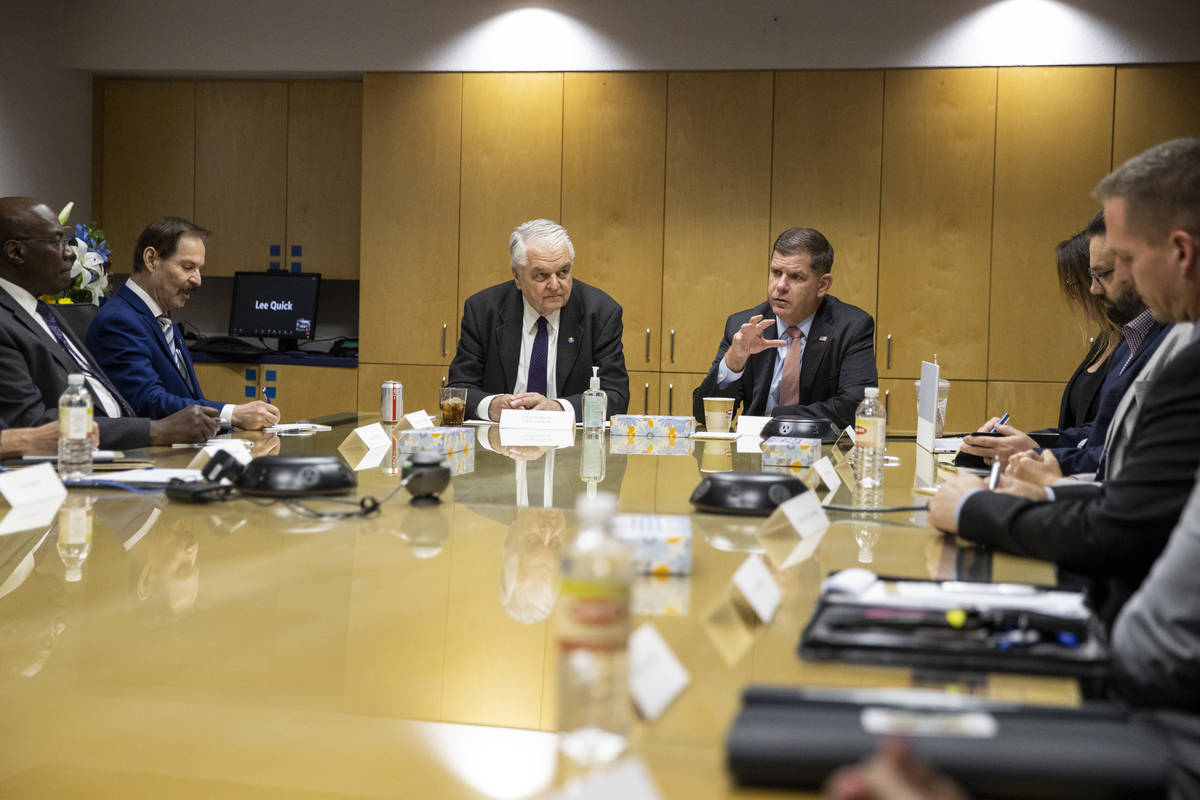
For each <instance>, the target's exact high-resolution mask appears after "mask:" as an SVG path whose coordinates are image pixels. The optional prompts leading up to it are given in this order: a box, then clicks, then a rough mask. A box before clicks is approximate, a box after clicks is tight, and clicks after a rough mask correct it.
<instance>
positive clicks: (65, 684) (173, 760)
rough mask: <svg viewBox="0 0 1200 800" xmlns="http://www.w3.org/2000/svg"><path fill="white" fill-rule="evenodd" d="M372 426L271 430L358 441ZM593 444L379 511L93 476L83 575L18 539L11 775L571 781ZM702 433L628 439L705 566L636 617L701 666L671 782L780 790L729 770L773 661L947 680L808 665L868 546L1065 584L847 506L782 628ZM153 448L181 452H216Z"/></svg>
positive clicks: (83, 785) (311, 442) (732, 793)
mask: <svg viewBox="0 0 1200 800" xmlns="http://www.w3.org/2000/svg"><path fill="white" fill-rule="evenodd" d="M370 421H373V419H372V418H371V417H369V416H365V415H364V416H362V417H361V418H360V420H359V421H358V424H365V423H366V422H370ZM353 424H354V423H347V424H342V425H338V426H335V428H334V430H333V431H332V432H330V433H323V434H318V435H315V436H311V437H288V438H283V439H281V440H279V441H274V440H270V439H267V440H265V441H259V442H258V446H259V447H260V448H265V449H267V450H273V449H275V447H276V446H277V445H278V447H279V451H280V452H283V453H297V454H311V453H333V452H336V448H337V446H338V444H339V443H341V442H342V440H343V439H344V438H345V437H346V435H347V434H348V433H349V432H350V430H351V428H352V427H353ZM480 435H481V437H482V438H484V439H486V437H487V431H486V429H485V430H484V432H483V433H482V434H480ZM254 438H261V437H254ZM580 443H581V440H580V439H579V438H577V439H576V442H575V445H574V446H573V447H571V448H566V449H560V450H557V451H548V452H547V451H539V450H536V449H523V450H519V451H512V450H510V451H508V452H509V455H510V456H516V457H518V458H521V459H531V460H528V461H514V460H512V458H510V457H508V456H506V455H504V454H501V453H497V452H493V451H492V450H489V449H487V447H484V446H482V445H479V444H476V445H475V446H474V447H473V459H472V460H473V464H471V465H470V466H471V471H470V472H467V473H465V474H462V475H458V476H456V477H455V478H454V479H453V482H452V484H451V487H450V489H449V490H448V491H447V492H446V493H445V494H444V495H443V499H444V501H445V502H443V503H442V504H441V505H439V506H436V507H433V508H415V507H413V506H411V505H409V504H408V495H407V494H406V493H405V492H403V491H401V493H399V494H397V495H396V496H395V497H394V498H393V499H392V500H391V501H389V502H388V503H387V504H385V505H384V506H383V508H382V513H380V514H379V515H377V516H376V517H374V518H371V519H351V520H343V521H325V520H318V519H310V518H306V517H303V516H300V515H298V514H296V513H294V512H293V511H292V510H289V509H288V508H287V507H286V506H285V505H284V504H281V503H265V502H263V501H252V500H248V499H240V500H235V501H231V502H228V503H223V504H211V505H186V504H178V503H170V502H168V501H166V500H165V499H164V498H163V496H162V495H161V494H152V495H130V494H125V493H120V492H116V491H104V490H96V491H92V492H90V493H89V495H88V496H90V497H92V498H93V542H92V549H91V553H90V555H89V557H88V559H87V561H86V563H85V565H84V567H83V578H82V580H81V581H80V582H78V583H68V582H66V581H65V580H64V567H63V563H62V560H61V559H60V557H59V555H58V553H57V551H56V547H55V536H56V530H54V529H52V530H51V531H49V534H48V535H46V534H47V532H46V531H45V530H34V531H26V532H22V533H16V534H9V535H6V536H3V537H0V548H6V549H0V555H3V560H0V567H2V568H3V569H4V574H3V575H0V584H2V585H0V592H6V593H4V594H3V595H2V596H0V635H2V636H3V639H0V664H2V669H0V713H2V719H3V725H4V729H5V730H6V732H7V734H6V736H5V737H4V738H5V745H4V747H3V748H0V797H73V796H78V797H84V796H86V797H210V796H216V795H220V796H224V797H309V796H312V797H430V798H432V797H438V798H457V797H471V798H474V797H482V798H488V797H490V798H517V797H526V796H531V795H534V794H537V793H539V792H542V791H545V790H547V789H549V788H552V787H554V786H555V785H557V783H558V782H559V780H560V778H559V777H556V774H561V773H556V769H557V767H558V763H557V756H556V751H555V740H554V735H553V731H554V729H555V713H556V712H555V691H556V687H555V684H556V676H555V670H556V660H555V649H554V637H553V630H552V627H551V624H550V622H549V621H547V619H546V618H545V617H546V614H547V613H549V610H550V608H551V607H552V605H553V600H554V590H555V589H554V587H555V583H554V582H555V579H556V569H557V559H558V556H559V554H560V552H561V549H562V547H563V545H564V543H566V542H568V541H569V540H570V537H571V536H572V535H573V533H574V527H575V525H574V515H573V513H572V511H571V510H570V509H571V508H572V507H573V505H574V499H575V496H576V494H578V493H579V492H580V491H582V490H583V489H584V487H585V484H584V482H583V481H582V480H581V478H580V468H581V447H580ZM606 444H607V442H606ZM696 445H697V446H696V447H695V449H694V450H693V452H691V453H684V454H679V455H652V454H640V455H621V454H618V453H612V452H606V453H605V479H604V481H603V482H602V483H601V484H600V488H601V490H607V491H614V492H616V493H618V495H619V503H620V508H621V510H622V511H626V512H647V513H649V512H655V513H664V514H687V515H690V516H691V518H692V531H693V545H692V554H693V574H692V575H691V576H690V577H689V578H676V579H670V580H664V579H642V581H641V582H640V583H639V586H638V587H636V592H637V594H636V595H635V602H636V603H639V604H640V606H641V607H642V609H643V610H644V612H645V613H643V614H641V615H639V616H638V618H637V619H636V620H635V624H640V623H642V622H647V621H648V622H651V623H652V624H653V625H654V626H655V627H656V628H657V629H658V630H659V632H660V633H661V634H662V635H663V637H664V638H665V639H666V641H667V642H668V643H669V644H670V646H671V647H672V648H673V649H674V651H675V653H676V655H677V656H678V657H679V658H680V660H681V661H682V662H683V664H684V665H685V666H686V668H687V669H688V671H689V672H690V673H691V684H690V685H689V686H688V688H687V689H686V690H685V691H684V693H683V694H682V695H681V696H680V697H679V699H677V700H676V702H675V703H674V704H673V705H672V706H671V707H670V708H669V709H668V710H667V711H666V712H665V714H664V715H663V716H662V717H661V718H660V719H659V720H657V721H656V722H654V723H652V724H645V725H642V726H640V727H639V729H638V730H637V731H636V732H635V736H634V739H633V743H632V748H631V749H632V752H633V753H634V754H636V755H638V756H640V757H642V758H643V759H644V760H645V761H646V763H647V764H648V765H649V767H650V770H651V773H652V774H653V776H654V780H655V782H656V783H657V785H658V787H659V790H660V791H661V793H662V794H663V796H664V797H679V798H685V797H686V798H708V797H751V796H759V795H758V793H755V792H752V791H748V790H744V789H739V788H738V787H736V786H733V785H732V784H731V781H730V779H729V777H728V775H727V773H726V772H725V769H724V766H723V763H724V755H723V743H724V737H725V735H726V732H727V730H728V727H729V725H730V723H731V721H732V719H733V717H734V715H735V713H736V711H737V708H738V700H739V695H740V692H741V690H742V689H743V688H744V687H745V686H747V685H748V684H752V683H774V684H785V685H808V686H827V687H847V688H860V687H879V686H913V685H922V686H928V685H937V686H944V685H945V681H946V680H947V676H929V675H921V674H914V672H913V671H912V670H908V669H899V668H882V667H862V666H848V665H842V664H818V663H806V662H804V661H801V660H800V659H799V658H798V657H797V655H796V653H795V647H796V643H797V640H798V637H799V634H800V631H801V629H802V628H803V626H804V625H805V623H806V622H807V620H808V616H809V613H810V612H811V609H812V606H813V604H814V601H815V598H816V596H817V589H818V584H819V582H820V580H821V579H822V578H823V577H824V576H825V575H826V574H827V573H829V572H831V571H835V570H838V569H842V568H845V567H850V566H860V565H865V566H868V567H870V568H871V569H874V570H876V571H878V572H880V573H884V574H892V575H902V576H914V577H939V578H951V577H972V578H982V579H985V580H986V579H994V580H1027V581H1036V582H1043V583H1050V582H1053V577H1054V576H1053V570H1052V569H1051V568H1050V566H1049V565H1046V564H1042V563H1039V562H1032V561H1027V560H1023V559H1016V558H1010V557H1006V556H1001V555H997V556H994V557H993V556H991V555H989V554H986V553H979V552H976V551H973V550H969V549H960V548H959V547H958V546H956V544H955V542H954V541H953V539H952V538H950V537H946V536H943V535H942V534H940V533H938V532H936V531H933V530H931V529H930V528H928V527H927V526H926V525H925V523H924V517H923V514H922V513H900V514H889V515H886V516H885V517H883V518H882V519H880V518H878V517H877V518H874V519H852V518H850V515H848V514H844V513H842V514H838V513H832V514H831V517H832V518H833V519H834V524H833V525H832V526H831V528H830V529H829V530H828V531H827V532H826V534H825V535H824V537H823V538H822V540H821V542H820V544H819V546H818V547H817V549H816V551H815V553H814V554H813V556H812V557H811V558H809V559H807V560H805V561H803V562H801V563H799V564H797V565H795V566H793V567H790V568H788V569H786V570H783V571H779V570H776V576H777V577H778V579H779V582H780V586H781V588H782V590H783V597H784V599H783V605H782V607H781V608H780V610H779V612H778V614H777V615H776V617H775V619H774V620H773V622H772V623H771V625H769V626H763V625H761V624H756V623H755V622H754V621H752V620H751V619H749V618H748V617H747V615H746V608H745V606H744V604H742V603H740V602H739V601H736V599H735V596H734V594H733V592H732V590H731V588H730V578H731V576H732V574H733V572H734V570H735V569H736V568H737V567H738V566H739V565H740V564H741V563H742V561H743V560H744V559H745V558H746V556H747V554H748V553H750V552H762V551H763V545H762V543H761V542H760V541H759V539H758V537H756V535H755V532H756V531H757V529H758V526H759V524H760V523H761V519H757V518H742V517H727V516H714V515H707V514H693V512H692V509H691V506H690V505H689V504H688V497H689V496H690V494H691V492H692V490H693V489H694V488H695V486H696V485H697V483H698V482H699V480H700V478H701V472H700V467H701V463H702V461H703V459H704V457H705V453H704V450H705V447H704V446H703V444H702V443H699V442H697V443H696ZM713 450H714V451H716V450H719V448H713ZM889 453H891V454H893V455H898V456H900V459H901V464H900V465H899V466H896V467H889V468H888V470H887V492H886V496H885V503H887V504H909V505H910V504H913V503H914V502H920V501H921V500H922V498H921V497H919V496H916V495H913V494H912V493H911V491H910V487H911V486H912V483H913V470H914V463H913V462H914V460H915V459H914V445H913V444H912V443H911V442H907V443H906V442H893V443H891V445H890V446H889ZM154 454H155V456H156V457H157V458H158V460H159V462H160V463H161V464H162V465H172V466H182V465H184V464H186V462H187V461H188V460H189V459H190V458H191V456H192V455H193V453H192V452H191V451H180V450H175V451H169V450H161V451H156V452H155V453H154ZM717 455H718V456H720V459H719V463H720V465H721V466H726V467H727V466H733V467H735V468H742V469H757V468H758V462H759V458H758V457H757V456H753V455H741V454H731V455H729V456H728V458H726V457H725V456H724V455H723V454H721V453H720V452H718V453H717ZM712 457H713V453H712V452H710V453H709V458H712ZM714 463H715V462H714ZM391 471H392V470H391V464H390V459H388V458H386V457H385V459H384V463H383V465H382V467H371V468H368V469H364V470H361V471H359V472H358V473H357V474H358V478H359V489H358V494H359V495H360V496H365V495H373V496H375V497H377V498H380V499H382V498H383V497H384V496H386V495H387V494H388V493H389V492H390V491H391V490H392V489H394V488H395V487H396V485H397V483H398V481H399V476H398V475H395V474H389V473H391ZM73 494H74V493H73ZM844 499H847V500H848V497H846V498H844ZM518 504H520V505H522V506H524V505H525V504H528V507H521V508H518ZM547 504H548V505H549V507H548V508H547V507H545V506H546V505H547ZM312 505H313V506H319V507H321V508H323V509H324V508H333V506H331V505H329V504H323V503H320V502H318V501H316V500H313V501H312ZM345 508H346V507H345V506H342V507H341V509H345ZM39 542H40V544H39ZM768 563H771V562H770V560H769V562H768ZM18 564H24V565H25V566H24V567H18V566H17V565H18ZM30 564H32V569H31V570H30V569H29V565H30ZM14 569H15V571H14ZM25 572H27V574H25V576H24V577H23V578H20V575H21V574H23V573H25ZM13 576H16V577H13ZM18 578H20V579H19V580H18ZM8 579H11V580H9V583H5V581H6V580H8ZM12 583H15V584H16V585H15V586H13V585H11V584H12ZM948 680H950V682H951V687H950V688H951V689H952V690H954V691H960V692H976V693H981V694H986V695H988V696H992V697H997V698H1005V699H1012V700H1021V701H1028V702H1045V703H1072V704H1073V703H1076V702H1078V699H1079V698H1078V693H1077V690H1076V688H1075V685H1074V683H1072V682H1069V681H1064V680H1056V679H1044V678H1040V679H1039V678H1028V677H1021V676H996V675H993V676H986V677H981V676H976V677H971V678H967V677H966V676H949V677H948Z"/></svg>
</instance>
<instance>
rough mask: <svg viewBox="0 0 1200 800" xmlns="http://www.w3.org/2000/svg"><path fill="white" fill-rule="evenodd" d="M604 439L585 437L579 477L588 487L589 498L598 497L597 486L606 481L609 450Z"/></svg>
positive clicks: (580, 458)
mask: <svg viewBox="0 0 1200 800" xmlns="http://www.w3.org/2000/svg"><path fill="white" fill-rule="evenodd" d="M604 444H605V443H604V437H602V436H600V437H595V436H585V437H583V452H582V453H581V454H580V457H579V477H580V479H581V480H582V481H583V482H584V484H585V485H586V486H587V496H588V497H595V496H596V486H597V484H599V483H600V482H601V481H603V480H604V467H605V461H606V459H607V455H606V451H607V448H606V447H605V446H604Z"/></svg>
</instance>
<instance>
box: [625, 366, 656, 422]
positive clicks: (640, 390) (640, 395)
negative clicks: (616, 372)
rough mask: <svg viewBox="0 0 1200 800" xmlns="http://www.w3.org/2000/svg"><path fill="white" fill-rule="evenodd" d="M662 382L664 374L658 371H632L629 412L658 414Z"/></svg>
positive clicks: (630, 374) (630, 376)
mask: <svg viewBox="0 0 1200 800" xmlns="http://www.w3.org/2000/svg"><path fill="white" fill-rule="evenodd" d="M661 383H662V375H661V374H660V373H658V372H640V371H637V370H632V371H630V373H629V413H630V414H657V413H658V398H659V386H660V384H661Z"/></svg>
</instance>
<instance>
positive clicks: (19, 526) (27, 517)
mask: <svg viewBox="0 0 1200 800" xmlns="http://www.w3.org/2000/svg"><path fill="white" fill-rule="evenodd" d="M66 496H67V493H66V492H65V491H64V492H63V496H62V497H60V498H58V499H57V500H42V501H41V502H38V503H26V504H24V505H22V506H17V507H16V508H14V509H12V510H11V511H9V512H8V513H7V514H5V515H4V519H2V520H0V535H3V534H6V533H17V532H18V531H28V530H33V529H37V528H42V529H47V528H49V527H50V523H52V522H54V515H55V514H57V513H58V509H59V507H60V506H61V505H62V501H63V498H65V497H66Z"/></svg>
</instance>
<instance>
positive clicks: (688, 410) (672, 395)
mask: <svg viewBox="0 0 1200 800" xmlns="http://www.w3.org/2000/svg"><path fill="white" fill-rule="evenodd" d="M703 382H704V374H702V373H697V372H664V373H662V375H661V377H660V378H659V389H658V392H659V394H658V412H657V413H659V414H666V415H668V416H675V417H690V416H691V415H692V393H693V392H695V391H696V387H697V386H699V385H700V384H701V383H703Z"/></svg>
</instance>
